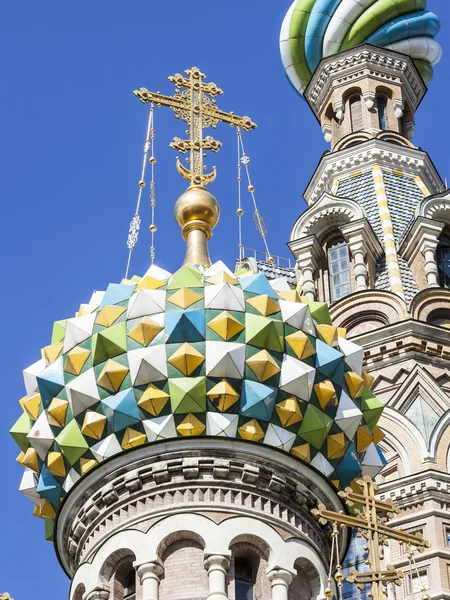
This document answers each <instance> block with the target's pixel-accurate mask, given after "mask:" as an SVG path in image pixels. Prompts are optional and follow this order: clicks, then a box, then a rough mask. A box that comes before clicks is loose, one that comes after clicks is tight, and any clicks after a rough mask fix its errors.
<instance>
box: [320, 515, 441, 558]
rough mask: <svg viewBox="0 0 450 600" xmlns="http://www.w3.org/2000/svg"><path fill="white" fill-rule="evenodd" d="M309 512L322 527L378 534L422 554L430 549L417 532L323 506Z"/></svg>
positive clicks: (428, 544)
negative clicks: (408, 545) (337, 527)
mask: <svg viewBox="0 0 450 600" xmlns="http://www.w3.org/2000/svg"><path fill="white" fill-rule="evenodd" d="M311 512H312V514H313V515H314V516H315V517H317V518H318V519H319V523H321V524H322V525H325V524H326V523H339V524H341V525H345V526H346V527H352V528H354V529H359V530H360V531H361V532H367V534H368V535H370V534H378V535H379V536H380V537H384V538H386V539H392V540H396V541H398V542H403V543H405V544H410V545H411V546H416V547H417V549H418V550H419V552H423V551H424V550H425V548H430V546H431V544H430V542H427V541H426V540H424V539H423V537H422V535H421V534H420V533H419V532H418V533H419V534H418V535H417V534H411V533H406V532H405V531H402V530H401V529H394V528H393V527H389V526H387V525H383V524H381V523H379V522H378V521H375V522H372V521H367V520H366V519H365V518H363V515H361V516H357V517H354V516H352V515H347V514H345V513H343V512H341V513H337V512H334V511H332V510H327V508H326V506H325V505H324V504H319V506H318V507H317V508H313V510H312V511H311Z"/></svg>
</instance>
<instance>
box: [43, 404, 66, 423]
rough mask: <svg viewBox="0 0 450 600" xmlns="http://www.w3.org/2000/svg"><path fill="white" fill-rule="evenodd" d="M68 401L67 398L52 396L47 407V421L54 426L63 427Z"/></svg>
mask: <svg viewBox="0 0 450 600" xmlns="http://www.w3.org/2000/svg"><path fill="white" fill-rule="evenodd" d="M68 406H69V403H68V402H67V400H61V399H60V398H53V400H52V401H51V402H50V405H49V407H48V415H47V418H48V422H49V424H50V425H53V426H54V427H64V425H65V422H66V414H67V408H68Z"/></svg>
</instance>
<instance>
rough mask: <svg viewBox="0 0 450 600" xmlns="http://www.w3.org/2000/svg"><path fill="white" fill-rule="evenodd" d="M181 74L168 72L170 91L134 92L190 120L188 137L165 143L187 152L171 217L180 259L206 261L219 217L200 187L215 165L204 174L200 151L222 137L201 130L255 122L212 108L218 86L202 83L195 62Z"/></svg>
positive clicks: (213, 202)
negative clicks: (183, 186)
mask: <svg viewBox="0 0 450 600" xmlns="http://www.w3.org/2000/svg"><path fill="white" fill-rule="evenodd" d="M185 73H186V75H188V77H184V76H183V75H181V74H180V73H177V74H176V75H172V76H170V77H169V81H172V82H173V83H174V84H175V88H176V90H175V94H174V96H164V95H163V94H160V93H159V92H158V93H154V92H149V91H148V90H147V89H146V88H141V89H140V90H136V91H135V92H134V94H135V96H137V97H138V98H139V100H140V101H141V102H144V103H146V102H153V103H154V104H156V105H157V106H169V107H170V108H172V110H173V111H174V113H175V116H176V118H177V119H180V118H181V119H182V120H183V121H184V122H185V123H187V124H188V125H189V130H188V131H187V133H189V139H188V140H182V139H180V138H178V137H175V138H174V139H173V141H172V142H171V144H170V146H171V148H174V149H175V150H178V151H179V152H181V153H182V154H186V152H189V153H190V156H189V158H187V159H186V160H187V162H188V164H189V168H187V167H185V166H184V165H182V164H181V162H180V159H179V158H178V157H177V163H176V165H177V170H178V172H179V173H180V175H182V177H184V179H187V180H188V181H189V182H190V186H189V188H188V189H187V191H186V192H185V193H184V194H183V195H182V196H180V198H179V199H178V201H177V203H176V205H175V218H176V220H177V222H178V224H179V225H180V227H181V228H182V235H183V237H184V239H185V240H186V241H187V246H188V247H187V250H186V257H185V260H184V263H186V262H189V263H191V264H200V265H210V264H211V261H210V258H209V254H208V248H207V241H208V240H209V238H210V237H211V235H212V230H213V228H214V227H215V225H216V224H217V221H218V219H219V205H218V203H217V200H216V199H215V198H214V196H212V194H210V193H209V192H207V191H206V189H205V187H204V186H205V185H208V184H209V183H211V182H212V181H214V179H215V178H216V168H215V167H214V168H213V170H212V171H211V172H210V173H205V172H204V171H205V169H206V167H205V166H204V165H203V158H204V156H206V154H205V150H212V151H213V152H218V151H219V148H220V147H221V146H222V142H219V141H218V140H215V139H214V138H213V137H211V136H206V137H205V138H204V137H203V130H204V129H206V128H207V127H213V128H216V126H217V124H218V123H219V122H221V123H228V124H229V125H231V126H236V127H239V128H241V129H243V130H244V131H250V130H251V129H254V128H255V127H256V124H255V123H254V122H253V121H252V120H251V119H250V118H249V117H238V116H236V115H235V114H234V113H232V112H230V113H226V112H224V111H222V110H220V109H219V108H217V104H216V101H215V97H216V96H218V95H220V94H222V93H223V91H222V90H221V89H220V88H219V87H217V85H216V84H215V83H212V82H211V83H205V82H204V81H203V80H204V79H205V77H206V75H205V74H204V73H202V72H201V71H200V70H199V69H198V68H197V67H192V69H188V70H187V71H185Z"/></svg>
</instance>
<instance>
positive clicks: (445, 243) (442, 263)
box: [436, 237, 450, 289]
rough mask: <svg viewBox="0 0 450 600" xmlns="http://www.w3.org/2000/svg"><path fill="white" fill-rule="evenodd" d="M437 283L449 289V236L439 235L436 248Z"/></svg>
mask: <svg viewBox="0 0 450 600" xmlns="http://www.w3.org/2000/svg"><path fill="white" fill-rule="evenodd" d="M436 262H437V267H438V273H439V285H440V286H441V287H444V288H447V289H450V238H448V237H441V238H440V239H439V244H438V247H437V250H436Z"/></svg>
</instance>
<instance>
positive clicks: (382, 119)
mask: <svg viewBox="0 0 450 600" xmlns="http://www.w3.org/2000/svg"><path fill="white" fill-rule="evenodd" d="M377 111H378V126H379V128H380V129H388V119H387V100H386V98H385V97H384V96H378V98H377Z"/></svg>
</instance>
